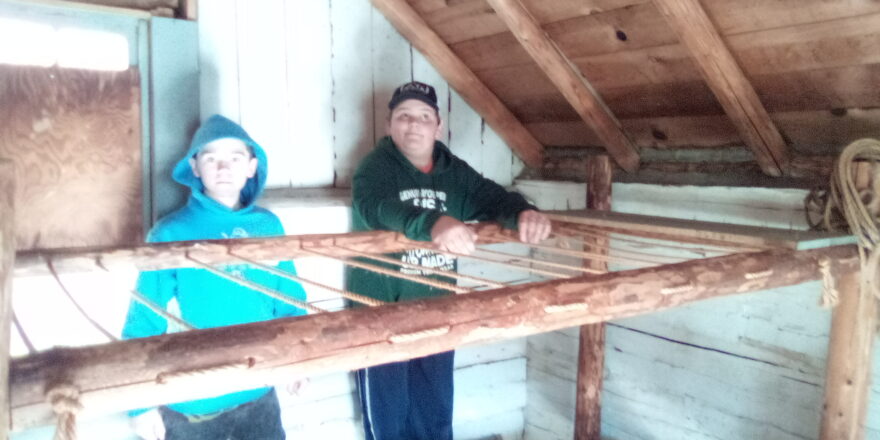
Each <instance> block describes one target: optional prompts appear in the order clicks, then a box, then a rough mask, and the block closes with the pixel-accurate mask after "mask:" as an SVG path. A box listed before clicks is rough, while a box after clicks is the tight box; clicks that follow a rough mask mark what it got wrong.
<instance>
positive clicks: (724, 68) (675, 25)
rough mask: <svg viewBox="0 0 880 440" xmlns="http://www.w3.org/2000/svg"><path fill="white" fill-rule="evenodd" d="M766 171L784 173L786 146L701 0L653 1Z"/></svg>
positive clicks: (767, 172)
mask: <svg viewBox="0 0 880 440" xmlns="http://www.w3.org/2000/svg"><path fill="white" fill-rule="evenodd" d="M654 3H655V4H656V5H657V9H659V10H660V12H661V13H662V14H663V16H664V17H666V20H667V21H668V22H669V25H670V26H672V29H674V30H675V33H676V34H678V37H679V39H680V40H681V42H682V44H683V45H684V46H685V47H687V49H688V50H689V51H690V52H691V55H692V56H693V57H694V60H695V61H696V63H697V66H699V68H700V71H701V73H702V74H703V77H704V78H705V79H706V82H707V83H708V84H709V87H710V88H711V89H712V92H713V93H714V94H715V97H717V98H718V101H719V102H720V103H721V106H722V107H723V108H724V111H725V112H726V113H727V116H728V117H730V119H731V120H732V122H733V124H734V125H735V126H736V128H737V131H738V132H739V134H740V136H741V137H742V139H743V141H744V142H745V143H746V145H748V147H749V148H750V149H751V150H752V152H753V153H754V154H755V159H756V160H757V161H758V164H759V165H760V166H761V169H762V170H763V171H764V173H766V174H769V175H771V176H780V175H782V174H783V173H784V172H785V170H786V168H787V167H788V148H787V146H786V145H785V141H784V140H783V139H782V135H781V134H780V133H779V130H777V128H776V125H775V124H773V121H772V120H771V119H770V115H768V114H767V110H766V109H765V108H764V105H763V104H761V101H760V100H759V99H758V94H757V93H755V89H754V87H752V84H751V83H750V82H749V80H748V79H747V78H746V76H745V74H744V73H743V71H742V69H740V67H739V64H737V62H736V60H735V59H734V58H733V55H732V54H731V52H730V49H728V47H727V45H725V43H724V41H723V40H722V39H721V35H720V34H719V33H718V30H717V29H716V28H715V26H714V25H713V24H712V21H711V20H710V19H709V16H708V15H707V14H706V11H705V10H704V9H703V6H702V5H701V4H700V2H699V0H655V2H654Z"/></svg>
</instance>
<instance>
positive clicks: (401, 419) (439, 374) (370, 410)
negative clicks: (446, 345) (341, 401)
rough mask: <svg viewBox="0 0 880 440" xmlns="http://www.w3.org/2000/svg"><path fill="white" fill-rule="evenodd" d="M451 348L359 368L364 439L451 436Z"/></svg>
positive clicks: (431, 439)
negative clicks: (441, 351)
mask: <svg viewBox="0 0 880 440" xmlns="http://www.w3.org/2000/svg"><path fill="white" fill-rule="evenodd" d="M454 360H455V352H453V351H448V352H445V353H438V354H435V355H431V356H425V357H423V358H417V359H410V360H408V361H404V362H394V363H390V364H384V365H377V366H375V367H370V368H366V369H363V370H358V391H359V392H360V398H361V408H362V409H363V412H364V431H365V438H366V440H398V439H405V440H452V396H453V381H452V372H453V363H454Z"/></svg>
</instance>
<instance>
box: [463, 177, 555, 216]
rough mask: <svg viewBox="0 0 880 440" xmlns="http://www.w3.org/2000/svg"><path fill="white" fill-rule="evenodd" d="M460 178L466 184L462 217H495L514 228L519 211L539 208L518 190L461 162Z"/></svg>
mask: <svg viewBox="0 0 880 440" xmlns="http://www.w3.org/2000/svg"><path fill="white" fill-rule="evenodd" d="M464 167H465V168H464V169H463V171H462V173H463V174H464V175H463V176H462V177H463V178H462V179H461V181H462V182H463V184H465V185H466V188H465V190H466V193H467V196H466V197H465V203H464V210H465V212H464V215H465V218H464V220H479V221H497V222H500V223H501V224H502V225H503V226H504V227H505V228H507V229H517V227H518V224H517V220H518V217H519V214H520V213H522V212H523V211H528V210H535V211H537V209H538V208H536V207H534V206H533V205H532V204H530V203H529V202H527V201H526V199H525V198H524V197H523V196H522V195H521V194H519V193H515V192H509V191H507V190H506V189H504V187H503V186H501V185H499V184H497V183H495V182H493V181H492V180H489V179H487V178H485V177H483V176H481V175H480V174H479V173H477V172H476V170H474V169H473V168H471V167H470V166H469V165H466V164H465V165H464Z"/></svg>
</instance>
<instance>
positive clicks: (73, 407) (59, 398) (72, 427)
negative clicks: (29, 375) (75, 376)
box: [46, 384, 82, 440]
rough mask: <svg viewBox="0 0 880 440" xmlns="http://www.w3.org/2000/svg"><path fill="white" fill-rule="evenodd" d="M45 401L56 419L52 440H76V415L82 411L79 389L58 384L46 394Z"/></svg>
mask: <svg viewBox="0 0 880 440" xmlns="http://www.w3.org/2000/svg"><path fill="white" fill-rule="evenodd" d="M46 400H47V401H48V402H49V405H51V406H52V410H53V411H55V415H56V416H57V417H58V424H57V426H56V428H55V437H54V440H76V415H77V414H79V412H80V410H82V403H80V401H79V388H77V387H76V386H73V385H71V384H60V385H56V386H54V387H52V389H50V390H49V392H47V393H46Z"/></svg>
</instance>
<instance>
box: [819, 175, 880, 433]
mask: <svg viewBox="0 0 880 440" xmlns="http://www.w3.org/2000/svg"><path fill="white" fill-rule="evenodd" d="M853 171H854V174H855V175H854V176H853V181H854V183H855V186H856V188H858V189H862V190H866V189H867V190H870V193H872V194H877V190H878V188H877V186H876V185H877V184H878V183H877V182H878V179H877V177H878V176H880V167H878V166H877V165H876V164H873V163H867V162H862V163H859V164H857V165H856V167H855V169H854V170H853ZM867 264H872V263H871V260H870V259H869V260H868V263H867ZM836 280H837V283H836V284H837V286H836V287H837V291H838V296H839V298H840V300H839V303H838V304H837V306H836V307H835V308H834V311H833V313H832V315H831V332H830V334H829V338H828V357H827V361H826V367H825V398H824V403H823V405H822V423H821V425H820V428H819V432H820V437H819V438H820V439H821V440H861V439H863V438H865V418H866V416H867V414H868V403H869V401H870V387H871V371H872V370H871V363H872V360H873V354H872V353H873V351H874V340H875V337H876V334H877V320H878V317H877V312H878V301H877V298H876V297H875V296H874V292H873V291H872V289H871V288H870V287H869V286H867V285H866V284H865V283H864V282H863V280H862V279H861V277H860V276H859V275H858V274H844V275H839V276H837V277H836Z"/></svg>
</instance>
